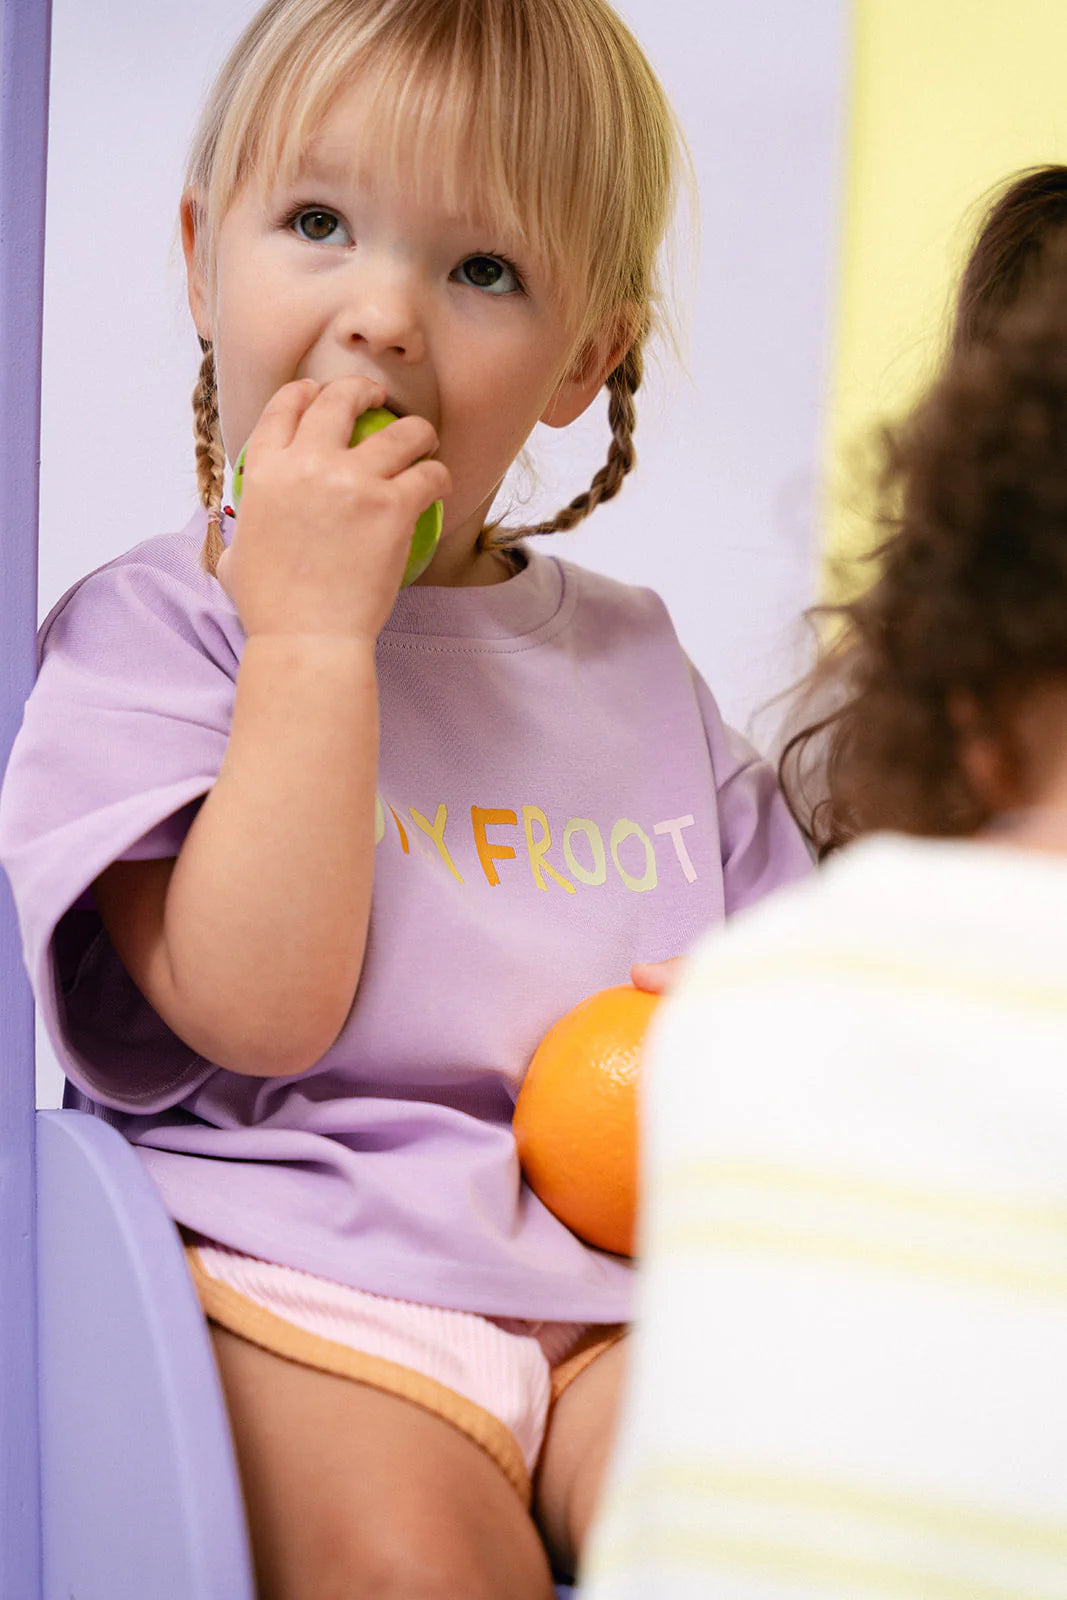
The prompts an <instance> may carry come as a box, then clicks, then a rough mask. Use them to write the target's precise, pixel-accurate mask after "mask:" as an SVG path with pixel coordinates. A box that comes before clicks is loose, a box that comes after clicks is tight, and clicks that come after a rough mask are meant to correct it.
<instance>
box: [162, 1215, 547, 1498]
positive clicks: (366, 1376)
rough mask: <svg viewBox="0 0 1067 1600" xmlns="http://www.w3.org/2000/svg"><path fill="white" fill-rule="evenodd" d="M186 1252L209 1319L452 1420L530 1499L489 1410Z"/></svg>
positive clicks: (522, 1472)
mask: <svg viewBox="0 0 1067 1600" xmlns="http://www.w3.org/2000/svg"><path fill="white" fill-rule="evenodd" d="M185 1256H186V1260H187V1261H188V1263H189V1271H190V1272H191V1274H192V1278H193V1283H194V1284H195V1286H196V1292H197V1294H198V1295H199V1297H200V1304H201V1305H202V1306H203V1308H204V1313H205V1315H206V1316H207V1317H208V1319H209V1320H210V1321H211V1322H217V1323H218V1324H219V1326H220V1327H223V1328H228V1329H229V1331H230V1332H231V1333H236V1334H237V1335H239V1337H240V1338H242V1339H247V1340H248V1341H249V1342H250V1343H251V1344H255V1345H259V1347H260V1348H261V1349H263V1350H269V1351H270V1352H271V1354H273V1355H277V1356H282V1357H284V1359H285V1360H286V1361H296V1362H299V1363H300V1365H301V1366H305V1367H315V1368H316V1369H317V1370H318V1371H319V1372H330V1373H333V1374H334V1376H335V1377H338V1378H351V1379H353V1380H354V1381H355V1382H356V1383H365V1384H368V1385H369V1386H370V1387H371V1388H372V1389H380V1390H382V1391H383V1392H384V1393H385V1394H395V1395H397V1396H398V1397H399V1398H400V1399H402V1400H410V1401H411V1402H412V1403H413V1404H414V1405H417V1406H421V1407H422V1409H423V1410H424V1411H429V1412H431V1413H432V1415H434V1416H435V1417H441V1418H442V1419H443V1420H444V1421H445V1422H450V1423H451V1424H452V1426H453V1427H454V1428H458V1429H459V1431H460V1432H461V1433H465V1434H466V1435H467V1437H468V1438H469V1439H472V1440H473V1441H474V1443H475V1444H476V1445H478V1446H480V1448H481V1449H482V1450H484V1451H485V1453H486V1455H487V1456H489V1458H490V1459H491V1460H492V1461H495V1462H496V1464H497V1466H498V1467H499V1468H500V1470H501V1472H503V1474H504V1476H505V1477H506V1478H507V1480H508V1482H509V1483H510V1484H511V1485H512V1487H513V1488H514V1489H515V1491H516V1493H517V1494H519V1495H521V1496H522V1498H523V1500H524V1501H525V1503H526V1504H527V1505H528V1504H529V1502H530V1499H531V1496H532V1486H531V1483H530V1475H529V1473H528V1472H527V1471H526V1463H525V1461H524V1460H523V1455H522V1451H521V1450H520V1449H519V1443H518V1440H517V1439H516V1438H515V1435H514V1434H513V1433H512V1431H511V1429H510V1428H508V1427H506V1426H505V1425H504V1423H503V1422H501V1421H500V1419H499V1417H494V1416H493V1414H492V1412H491V1411H486V1410H485V1409H484V1407H482V1406H479V1405H476V1404H475V1402H474V1401H473V1400H468V1399H467V1397H466V1395H462V1394H457V1393H456V1392H455V1390H454V1389H449V1388H447V1387H446V1386H445V1385H444V1384H443V1383H438V1382H437V1381H436V1379H434V1378H427V1377H425V1376H424V1375H423V1374H422V1373H421V1372H416V1371H415V1370H414V1369H413V1368H412V1367H405V1366H401V1364H400V1363H399V1362H397V1361H387V1360H386V1359H385V1357H384V1356H371V1355H365V1354H364V1353H363V1352H362V1351H361V1350H353V1349H351V1348H350V1346H348V1345H344V1344H338V1343H337V1342H336V1341H335V1340H333V1339H324V1338H323V1337H322V1336H321V1334H317V1333H309V1332H308V1331H307V1329H306V1328H298V1327H297V1326H296V1325H295V1324H294V1323H292V1322H286V1320H285V1318H284V1317H277V1316H275V1315H274V1313H273V1311H268V1310H266V1308H265V1307H264V1306H259V1305H257V1304H256V1303H255V1301H254V1300H248V1299H246V1298H245V1296H244V1295H243V1294H241V1293H239V1292H238V1290H236V1289H234V1288H233V1287H232V1286H231V1285H230V1284H228V1283H221V1282H220V1281H219V1280H218V1279H217V1278H213V1277H212V1276H211V1274H210V1273H209V1272H208V1271H207V1270H206V1269H205V1267H204V1265H203V1263H202V1262H201V1260H200V1254H199V1251H198V1250H197V1248H196V1246H195V1245H186V1247H185ZM563 1365H564V1366H566V1365H567V1363H566V1362H564V1363H563Z"/></svg>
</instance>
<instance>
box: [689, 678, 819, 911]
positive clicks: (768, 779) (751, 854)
mask: <svg viewBox="0 0 1067 1600" xmlns="http://www.w3.org/2000/svg"><path fill="white" fill-rule="evenodd" d="M693 679H694V683H695V686H696V693H697V699H698V701H699V704H700V710H701V715H702V717H703V719H704V728H705V731H706V733H707V738H708V749H709V752H710V754H711V764H712V768H713V770H714V773H715V788H716V795H717V805H718V812H719V842H720V848H721V851H722V875H723V896H724V903H725V909H726V915H727V916H732V915H733V913H734V912H735V911H741V910H743V909H744V907H745V906H749V905H752V904H753V903H754V902H755V901H757V900H759V899H761V898H762V897H763V896H764V895H765V894H768V893H769V892H770V891H771V890H772V889H777V888H779V887H780V886H781V885H782V884H786V883H793V882H795V881H796V880H797V879H799V878H803V877H806V876H807V874H808V873H809V872H810V871H811V870H812V865H813V862H812V856H811V852H810V850H809V849H808V846H807V844H806V842H805V840H804V836H803V834H802V833H801V831H800V829H799V827H798V826H797V824H796V822H795V821H794V819H793V816H792V814H791V813H790V810H789V807H788V806H787V805H786V802H785V798H784V796H783V794H782V791H781V789H780V788H779V785H778V779H777V776H776V774H775V771H774V768H773V767H772V766H771V764H770V763H769V762H768V761H764V760H763V758H762V757H761V756H760V755H759V754H758V752H757V751H756V750H754V749H753V747H752V746H751V745H750V744H749V742H748V740H747V739H744V738H742V736H741V734H739V733H737V732H736V731H735V730H734V729H733V728H730V727H727V725H726V724H725V723H724V722H723V720H722V715H721V713H720V711H719V708H718V705H717V704H716V702H715V697H714V695H713V694H712V692H711V690H710V689H709V688H708V686H707V684H706V683H705V682H704V680H703V678H701V676H700V674H699V673H698V672H697V671H696V670H695V669H693Z"/></svg>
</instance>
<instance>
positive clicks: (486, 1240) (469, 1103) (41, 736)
mask: <svg viewBox="0 0 1067 1600" xmlns="http://www.w3.org/2000/svg"><path fill="white" fill-rule="evenodd" d="M203 531H204V519H203V517H202V516H198V517H197V518H195V519H194V521H193V522H192V523H191V524H190V526H189V527H188V528H187V529H186V530H185V531H184V532H183V533H182V534H180V535H176V536H165V537H162V538H155V539H149V540H147V541H146V542H145V543H143V544H141V545H139V546H138V547H136V548H135V549H134V550H133V551H131V552H130V553H129V554H127V555H125V556H123V557H121V558H119V559H118V560H117V561H115V562H112V563H110V564H109V565H108V566H106V567H104V568H103V569H101V570H100V571H98V572H96V573H94V574H92V575H91V576H89V577H88V578H87V579H85V580H84V581H83V582H82V583H81V584H80V585H78V586H77V587H76V589H75V590H74V591H72V593H71V594H70V595H68V596H66V597H65V598H64V600H63V601H61V602H60V604H59V605H58V606H57V607H56V609H55V610H54V611H53V612H52V614H51V616H50V617H49V618H48V620H47V622H46V624H45V626H44V629H43V631H42V659H41V670H40V677H39V681H38V683H37V686H36V688H35V690H34V692H33V694H32V695H31V697H30V700H29V703H28V705H27V708H26V715H25V721H24V725H23V728H22V730H21V732H20V734H19V736H18V739H17V740H16V744H15V748H14V752H13V755H12V759H11V763H10V767H9V770H8V773H7V776H6V781H5V785H4V790H3V796H2V802H0V860H2V861H3V864H4V866H5V867H6V869H7V871H8V873H9V876H10V878H11V882H12V885H13V887H14V892H15V898H16V902H17V904H18V908H19V915H20V919H21V925H22V932H23V940H24V948H25V957H26V962H27V966H28V968H29V971H30V973H31V976H32V979H33V983H34V988H35V992H36V996H37V1001H38V1005H39V1007H40V1010H41V1014H42V1016H43V1019H44V1022H45V1025H46V1027H47V1029H48V1032H49V1035H50V1037H51V1039H52V1043H53V1045H54V1047H55V1050H56V1053H57V1055H58V1057H59V1060H60V1062H61V1064H62V1066H63V1068H64V1070H65V1072H66V1073H67V1076H68V1078H69V1080H70V1082H71V1084H72V1085H73V1086H74V1089H75V1091H76V1093H75V1094H74V1096H73V1100H74V1103H76V1104H79V1105H82V1106H86V1107H88V1108H89V1109H91V1110H93V1111H94V1112H95V1113H96V1114H97V1115H101V1116H104V1117H106V1118H107V1120H109V1121H111V1122H113V1123H114V1124H115V1125H116V1126H117V1127H118V1128H119V1129H120V1130H121V1131H122V1132H123V1133H124V1134H125V1136H126V1137H127V1138H128V1139H130V1140H131V1141H132V1143H133V1144H134V1145H135V1146H136V1148H137V1150H138V1152H139V1154H140V1156H141V1158H142V1159H143V1161H144V1163H145V1166H146V1168H147V1170H148V1172H149V1174H150V1175H151V1177H152V1178H153V1179H154V1181H155V1182H156V1184H157V1185H158V1187H159V1190H160V1192H161V1194H162V1197H163V1200H164V1203H165V1204H166V1206H167V1207H168V1209H169V1210H170V1213H171V1215H172V1216H173V1217H174V1218H175V1219H176V1220H177V1221H178V1222H180V1223H182V1224H184V1225H185V1226H187V1227H189V1228H192V1229H194V1230H196V1231H197V1232H199V1233H201V1234H203V1235H205V1236H207V1237H209V1238H212V1239H215V1240H217V1241H218V1242H219V1243H221V1244H225V1245H229V1246H231V1247H232V1248H234V1249H237V1250H241V1251H244V1252H245V1253H247V1254H250V1255H253V1256H257V1257H259V1258H261V1259H263V1260H266V1261H274V1262H278V1263H280V1264H283V1265H288V1266H292V1267H295V1268H298V1269H300V1270H302V1271H306V1272H311V1273H314V1274H317V1275H318V1276H321V1277H324V1278H328V1279H332V1280H333V1281H334V1282H337V1283H340V1284H347V1285H349V1286H350V1287H352V1288H356V1289H364V1290H367V1291H369V1292H372V1293H375V1294H380V1295H388V1296H394V1297H396V1298H400V1299H405V1300H414V1301H418V1302H421V1303H424V1304H427V1305H439V1306H448V1307H452V1308H454V1309H457V1310H465V1311H472V1312H479V1313H481V1314H484V1315H490V1316H512V1317H528V1318H535V1319H537V1318H543V1319H549V1320H558V1321H577V1322H586V1321H602V1322H618V1321H623V1320H625V1319H626V1317H627V1315H628V1312H629V1307H630V1278H631V1267H630V1264H629V1263H628V1262H626V1261H623V1260H620V1259H618V1258H615V1257H612V1256H608V1255H605V1254H604V1253H603V1252H600V1251H597V1250H593V1249H591V1248H589V1247H587V1246H586V1245H584V1244H582V1243H581V1242H580V1241H579V1240H578V1239H577V1238H576V1237H575V1236H574V1235H573V1234H571V1233H570V1232H569V1231H568V1230H567V1229H566V1228H565V1227H564V1226H563V1225H562V1223H560V1222H558V1221H556V1219H555V1218H554V1217H552V1216H551V1215H550V1214H549V1212H548V1211H547V1210H546V1209H545V1208H544V1207H543V1206H542V1205H541V1203H540V1202H539V1201H538V1200H537V1199H536V1198H535V1197H534V1196H533V1195H532V1193H531V1192H530V1190H529V1189H528V1188H527V1187H526V1186H525V1184H524V1183H523V1182H522V1181H521V1177H520V1173H519V1168H518V1162H517V1159H516V1154H515V1148H514V1141H513V1138H512V1133H511V1115H512V1108H513V1104H514V1100H515V1096H516V1094H517V1092H518V1088H519V1085H520V1083H521V1081H522V1077H523V1074H524V1072H525V1070H526V1066H527V1064H528V1062H529V1060H530V1057H531V1055H532V1053H533V1051H534V1048H535V1047H536V1045H537V1043H538V1042H539V1040H540V1039H541V1038H542V1036H543V1035H544V1033H545V1032H546V1031H547V1030H548V1028H549V1027H550V1026H551V1024H552V1023H554V1022H555V1021H556V1020H557V1018H558V1017H559V1016H560V1015H562V1013H564V1012H565V1011H567V1010H568V1009H569V1008H570V1007H571V1006H573V1005H574V1004H576V1003H577V1002H578V1001H579V1000H582V999H584V998H585V997H586V996H587V995H588V994H590V993H591V992H592V991H594V990H596V989H599V988H602V987H604V986H606V985H609V984H613V983H618V982H621V981H625V980H626V978H627V975H628V972H629V967H630V964H631V962H632V961H634V960H635V959H658V958H660V957H665V956H670V955H677V954H679V953H680V952H682V951H684V950H686V949H687V948H688V946H689V945H690V944H691V942H692V941H693V940H694V938H695V937H696V936H697V935H698V934H699V933H700V932H702V931H703V929H704V928H705V927H707V925H708V924H709V923H711V922H715V921H718V920H721V919H722V917H723V916H724V915H725V914H727V913H728V912H731V911H733V910H736V909H738V908H739V907H741V906H743V905H745V904H747V903H748V902H750V901H752V900H754V899H757V898H758V897H759V896H760V895H762V894H763V893H765V892H766V891H767V890H769V889H770V888H772V887H774V886H775V885H776V884H779V883H781V882H784V881H787V880H789V879H791V878H795V877H797V876H799V875H801V874H802V873H804V872H806V871H807V868H808V857H807V853H806V850H805V848H804V846H803V844H802V843H801V841H800V838H799V836H798V834H797V832H796V830H795V828H794V826H793V824H792V822H791V820H790V818H789V817H788V815H787V812H786V810H785V807H784V805H783V803H782V801H781V799H780V798H779V796H778V794H777V791H776V786H775V782H774V776H773V773H772V772H771V771H770V770H769V769H768V768H767V766H766V765H765V764H764V763H762V762H761V761H759V760H758V759H757V757H756V755H755V753H754V752H753V751H752V750H751V749H750V747H749V746H748V745H746V744H745V742H744V741H743V740H741V739H740V738H739V737H738V736H737V735H736V734H734V733H733V732H731V731H730V730H728V729H727V728H725V727H724V726H723V724H722V721H721V719H720V717H719V714H718V711H717V709H716V707H715V703H714V701H713V699H712V697H711V695H710V693H709V692H708V690H707V688H706V687H705V685H704V684H703V683H702V682H701V680H700V679H699V677H698V675H697V674H696V673H695V672H694V671H693V669H692V667H691V665H690V663H689V662H688V661H687V659H686V657H685V655H684V653H683V652H682V650H681V648H680V646H679V644H678V641H677V638H676V637H675V634H674V631H673V629H672V627H671V625H670V622H669V620H668V618H667V615H666V612H665V610H664V607H663V605H662V602H661V601H660V600H659V599H658V598H657V597H656V596H654V595H653V594H651V593H650V592H649V591H647V590H640V589H634V588H630V587H627V586H625V585H622V584H619V583H615V582H613V581H612V580H610V579H607V578H603V577H599V576H597V575H595V574H593V573H590V572H586V571H583V570H582V569H581V568H579V567H576V566H573V565H571V564H569V563H567V562H562V561H559V560H556V559H555V558H553V557H549V556H544V555H541V554H532V555H531V556H530V557H529V559H528V562H527V565H526V567H525V569H524V570H523V571H522V572H520V573H518V574H517V575H516V576H515V577H513V578H511V579H510V580H509V581H507V582H505V583H502V584H499V585H497V586H491V587H487V588H471V589H465V588H460V589H446V588H433V587H423V586H415V587H412V588H409V589H405V590H403V591H402V592H401V593H400V595H399V596H398V598H397V602H396V606H395V609H394V611H393V614H392V616H391V617H390V619H389V621H388V623H387V625H386V627H385V629H384V630H383V632H382V635H381V638H380V641H379V647H378V671H379V690H380V703H381V728H382V732H381V756H380V769H379V779H378V790H379V798H378V808H377V847H376V858H375V881H374V894H373V905H372V910H371V921H370V931H369V939H368V945H367V953H366V959H365V963H364V968H363V973H362V977H361V980H360V984H359V990H358V994H357V996H356V999H355V1003H354V1005H353V1009H352V1012H351V1014H350V1016H349V1018H348V1021H347V1023H346V1024H345V1027H344V1028H343V1030H342V1032H341V1034H340V1036H339V1037H338V1039H337V1040H336V1042H335V1043H334V1045H333V1046H332V1047H331V1049H330V1050H329V1051H328V1052H327V1053H326V1055H325V1056H324V1057H323V1058H322V1060H321V1061H319V1062H318V1063H317V1064H316V1066H315V1067H313V1068H312V1069H311V1070H310V1071H308V1072H306V1073H304V1074H303V1075H301V1076H298V1077H289V1078H275V1079H259V1078H253V1077H247V1076H243V1075H239V1074H235V1073H231V1072H227V1071H224V1070H221V1069H220V1068H218V1067H217V1066H216V1065H214V1064H213V1063H212V1062H210V1061H207V1060H203V1059H201V1058H200V1057H198V1056H197V1055H196V1054H195V1053H194V1052H193V1051H191V1050H190V1049H189V1048H188V1047H187V1046H186V1045H185V1044H184V1043H183V1042H182V1041H181V1040H180V1039H178V1038H177V1037H176V1036H175V1035H173V1034H172V1033H171V1032H169V1030H168V1029H167V1028H166V1026H165V1025H164V1024H163V1023H162V1021H161V1020H160V1019H159V1017H158V1016H157V1015H156V1014H155V1013H154V1012H153V1011H152V1010H151V1008H150V1007H149V1006H148V1005H147V1004H146V1002H145V1001H144V1000H143V998H142V997H141V995H140V994H139V992H138V991H137V989H136V988H135V987H134V985H133V984H132V982H131V981H130V980H129V978H128V977H127V975H126V973H125V971H124V969H123V968H122V966H121V964H120V963H119V961H118V960H117V957H116V955H115V953H114V951H113V949H112V947H111V945H110V942H109V940H108V939H107V936H106V934H105V933H104V931H103V929H102V926H101V924H100V920H99V917H98V916H97V913H96V909H95V906H94V903H93V900H92V895H91V892H90V888H89V886H90V885H91V883H92V881H93V879H94V878H95V877H96V876H97V874H98V873H99V872H100V871H102V869H103V868H104V867H105V866H107V865H108V864H109V863H111V862H113V861H115V860H118V859H120V858H122V859H134V858H147V857H160V856H173V855H175V854H176V853H177V852H178V850H179V849H180V847H181V843H182V840H183V838H184V837H185V833H186V831H187V829H188V827H189V826H190V824H191V821H192V819H193V817H194V816H195V814H196V811H197V808H198V806H199V805H200V803H201V802H202V800H203V798H204V796H205V794H206V793H207V792H208V791H209V790H210V788H211V785H212V783H213V781H214V778H215V775H216V774H217V772H218V770H219V766H220V763H221V761H222V758H223V754H224V752H225V749H226V740H227V736H228V733H229V727H230V717H231V711H232V703H233V693H234V682H235V679H236V676H237V671H238V667H239V663H240V659H241V651H242V647H243V642H244V638H243V633H242V630H241V627H240V623H239V620H238V617H237V615H236V612H235V610H234V607H233V605H232V604H231V602H230V601H229V600H228V598H227V596H226V595H225V593H224V592H223V590H222V589H221V587H220V586H219V584H218V583H217V582H216V581H215V580H214V579H212V578H210V577H208V576H207V575H206V574H205V573H204V572H203V571H202V570H201V568H200V566H199V563H198V552H199V548H200V544H201V540H202V536H203ZM279 936H282V935H281V933H280V934H279Z"/></svg>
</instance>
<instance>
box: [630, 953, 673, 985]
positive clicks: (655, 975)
mask: <svg viewBox="0 0 1067 1600" xmlns="http://www.w3.org/2000/svg"><path fill="white" fill-rule="evenodd" d="M684 960H685V957H684V956H671V957H670V958H669V959H668V960H666V961H635V962H634V965H633V966H632V967H631V968H630V982H631V983H632V984H633V986H634V988H635V989H645V990H646V991H647V992H648V993H649V994H668V993H669V992H670V991H671V989H673V988H674V986H675V984H676V983H677V982H678V979H679V978H680V977H681V975H682V965H683V962H684Z"/></svg>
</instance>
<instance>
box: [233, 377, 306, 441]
mask: <svg viewBox="0 0 1067 1600" xmlns="http://www.w3.org/2000/svg"><path fill="white" fill-rule="evenodd" d="M321 388H322V384H321V383H316V382H315V380H314V378H298V379H297V380H296V381H295V383H286V384H283V385H282V387H281V388H280V389H279V390H278V392H277V394H273V395H271V397H270V399H269V400H268V401H267V403H266V405H265V406H264V407H263V410H262V411H261V413H260V417H259V421H258V422H257V423H256V425H255V427H254V428H253V429H252V432H251V433H250V434H249V436H248V450H249V451H250V452H251V451H254V450H256V449H258V448H261V447H263V446H266V447H267V448H268V449H275V450H284V449H285V448H286V446H288V445H291V444H292V442H293V440H294V439H295V437H296V430H297V428H298V427H299V426H300V419H301V417H303V415H304V413H305V412H306V411H307V409H308V407H309V406H310V405H311V404H312V402H313V401H314V400H315V399H316V398H317V396H318V394H319V391H320V390H321Z"/></svg>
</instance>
